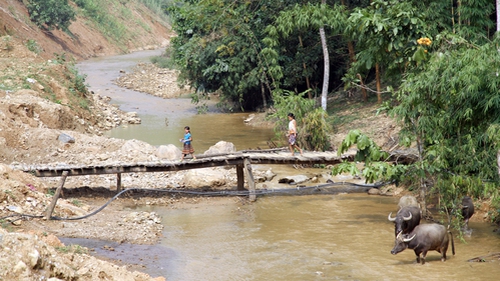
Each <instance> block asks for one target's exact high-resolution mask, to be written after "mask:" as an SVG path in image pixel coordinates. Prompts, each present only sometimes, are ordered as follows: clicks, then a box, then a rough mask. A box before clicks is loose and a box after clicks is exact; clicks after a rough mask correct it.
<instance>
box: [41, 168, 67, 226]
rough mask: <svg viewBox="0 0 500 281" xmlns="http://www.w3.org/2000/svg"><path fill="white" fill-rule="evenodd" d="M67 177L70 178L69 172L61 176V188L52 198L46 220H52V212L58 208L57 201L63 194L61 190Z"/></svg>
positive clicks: (64, 172)
mask: <svg viewBox="0 0 500 281" xmlns="http://www.w3.org/2000/svg"><path fill="white" fill-rule="evenodd" d="M67 176H68V171H63V172H62V176H61V181H60V182H59V186H58V187H57V189H56V193H55V194H54V197H53V198H52V203H50V205H49V208H48V209H47V213H45V219H46V220H50V217H51V216H52V212H53V211H54V208H55V207H56V203H57V199H59V195H60V194H61V190H62V188H63V186H64V182H65V181H66V177H67Z"/></svg>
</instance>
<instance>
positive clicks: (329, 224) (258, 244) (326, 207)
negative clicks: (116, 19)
mask: <svg viewBox="0 0 500 281" xmlns="http://www.w3.org/2000/svg"><path fill="white" fill-rule="evenodd" d="M155 52H158V51H148V52H139V53H133V54H129V55H124V56H115V57H107V58H98V59H93V60H90V61H86V62H82V63H80V64H79V65H78V67H79V69H80V71H81V72H83V73H84V74H87V82H88V83H89V84H90V88H91V89H92V90H93V91H95V92H98V93H99V94H102V95H108V96H110V97H111V98H112V99H113V102H115V103H117V104H119V105H120V107H121V108H122V109H123V110H127V111H136V112H138V114H139V116H140V117H141V118H142V119H143V124H142V125H138V126H129V127H128V128H123V130H121V131H120V132H117V131H114V132H110V135H111V136H113V137H120V138H125V139H129V138H137V139H141V140H144V141H148V142H150V143H151V144H154V145H159V144H164V143H168V141H170V139H169V137H170V135H173V136H175V137H172V139H173V140H177V142H178V139H179V138H180V137H181V136H182V127H183V126H184V125H190V126H191V127H192V129H193V135H194V136H195V142H194V144H195V147H196V146H197V147H198V148H199V149H200V150H204V149H206V148H208V147H209V146H210V145H213V144H214V142H216V141H217V140H226V141H232V142H235V144H236V147H237V148H238V149H244V148H247V147H256V146H258V145H260V146H264V143H265V142H266V140H267V137H268V134H270V132H267V133H264V134H263V135H259V133H255V132H253V131H252V130H253V129H248V130H247V128H246V127H245V126H244V125H243V124H242V122H241V121H242V119H243V118H244V117H245V116H246V115H244V114H243V115H242V114H240V115H238V114H220V113H219V114H217V113H212V114H209V115H196V111H195V110H193V108H192V105H191V107H189V106H188V104H189V103H190V101H189V99H175V100H162V99H160V98H156V97H152V96H149V95H146V94H142V93H137V92H134V91H130V90H126V89H121V88H118V87H117V86H114V85H113V84H112V83H111V82H110V81H111V80H113V79H115V78H116V77H117V75H119V70H127V71H128V70H129V69H130V68H131V67H133V65H135V64H136V63H137V62H138V61H141V60H142V61H144V60H145V59H146V58H147V57H148V56H151V55H155V54H156V53H155ZM176 103H179V104H178V105H176ZM162 104H163V105H162ZM176 107H178V108H180V110H172V108H176ZM165 117H166V118H169V120H170V122H172V123H170V125H172V127H173V128H172V129H170V128H165V126H164V125H163V126H161V125H158V124H162V122H163V123H164V121H163V119H164V118H165ZM174 120H175V121H174ZM233 122H234V123H233ZM254 135H258V136H257V137H256V138H255V139H252V138H253V137H255V136H254ZM196 136H200V138H196ZM202 139H206V140H207V141H206V142H204V141H203V140H202ZM250 139H252V140H251V141H249V140H250ZM196 141H198V142H196ZM297 173H300V171H299V172H297ZM397 200H398V199H397V198H396V197H384V196H370V195H366V194H335V195H332V194H330V195H307V196H266V197H258V200H257V201H256V202H254V203H247V202H245V201H244V200H240V199H238V198H222V199H219V200H218V201H217V202H219V203H216V204H213V203H212V204H203V203H200V204H196V205H193V206H191V207H188V208H183V209H171V208H168V207H162V206H143V207H141V208H132V207H130V211H154V212H157V213H158V214H159V215H160V216H161V217H162V223H163V225H164V226H165V228H164V232H163V238H162V239H161V242H160V243H159V244H158V245H153V246H145V245H130V244H114V243H111V242H109V241H90V240H85V239H64V240H63V242H65V243H77V244H81V245H83V246H87V247H90V248H93V249H95V254H96V255H98V256H104V257H108V258H113V259H119V260H121V261H122V262H123V263H125V264H137V265H140V267H141V271H144V272H146V273H149V274H150V275H152V276H164V277H166V278H167V280H179V281H180V280H255V281H260V280H401V279H403V280H404V279H408V280H498V278H499V276H500V261H498V260H496V261H491V260H488V261H487V262H483V263H472V262H468V261H467V260H468V259H471V258H474V257H478V256H483V255H488V254H491V253H498V252H500V236H499V235H498V234H496V233H494V232H493V230H494V226H492V225H490V224H489V223H485V222H475V221H472V222H470V223H469V226H470V228H472V229H473V231H472V234H471V236H468V237H464V240H463V241H461V240H460V239H458V238H457V237H456V235H457V233H456V232H455V233H454V236H455V248H456V255H452V252H451V247H450V248H449V249H448V260H447V261H446V262H441V261H440V254H439V253H437V252H436V251H432V252H429V253H428V255H427V262H426V264H425V265H420V264H416V263H415V255H414V253H413V251H412V250H406V251H404V252H402V253H399V254H397V255H391V254H390V250H391V249H392V247H393V245H394V225H393V223H391V222H389V221H388V220H387V215H388V214H389V212H396V211H397ZM422 223H425V222H424V221H423V222H422ZM103 245H108V246H112V247H114V248H115V251H113V252H110V251H106V250H102V246H103Z"/></svg>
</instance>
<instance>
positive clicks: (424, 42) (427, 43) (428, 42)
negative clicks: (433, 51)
mask: <svg viewBox="0 0 500 281" xmlns="http://www.w3.org/2000/svg"><path fill="white" fill-rule="evenodd" d="M417 43H418V44H419V45H424V46H430V45H431V44H432V41H431V39H429V38H427V37H423V38H420V39H418V40H417Z"/></svg>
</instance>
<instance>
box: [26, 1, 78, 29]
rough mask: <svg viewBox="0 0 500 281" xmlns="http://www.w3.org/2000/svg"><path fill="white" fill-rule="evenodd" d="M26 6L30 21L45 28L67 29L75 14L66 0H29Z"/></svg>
mask: <svg viewBox="0 0 500 281" xmlns="http://www.w3.org/2000/svg"><path fill="white" fill-rule="evenodd" d="M26 8H28V12H29V14H30V19H31V21H33V22H34V23H35V24H36V25H37V26H38V27H40V28H43V29H46V30H52V29H54V28H55V29H62V30H64V31H67V30H68V27H69V25H70V24H71V21H72V20H75V15H76V13H75V11H73V9H72V8H71V6H69V4H68V0H30V1H28V2H27V4H26Z"/></svg>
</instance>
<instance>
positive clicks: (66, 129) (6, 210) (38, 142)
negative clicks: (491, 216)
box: [0, 0, 171, 280]
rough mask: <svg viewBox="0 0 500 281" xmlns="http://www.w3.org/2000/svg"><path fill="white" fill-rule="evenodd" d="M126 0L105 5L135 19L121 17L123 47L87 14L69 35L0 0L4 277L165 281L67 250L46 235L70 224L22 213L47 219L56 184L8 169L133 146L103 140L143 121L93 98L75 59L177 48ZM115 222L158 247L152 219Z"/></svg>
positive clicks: (68, 208)
mask: <svg viewBox="0 0 500 281" xmlns="http://www.w3.org/2000/svg"><path fill="white" fill-rule="evenodd" d="M121 2H123V3H125V4H121ZM121 2H118V1H107V2H103V3H107V4H109V6H108V7H110V10H109V13H108V14H109V15H112V14H113V13H114V11H126V12H127V15H128V17H123V16H120V14H119V13H117V16H116V17H114V19H115V20H116V21H117V22H121V25H122V26H125V27H126V28H125V29H124V31H123V34H122V37H121V38H123V40H122V41H117V40H116V38H115V39H113V38H112V37H107V36H104V35H103V34H102V33H101V32H100V31H99V28H97V27H96V26H95V25H94V24H93V23H92V21H90V20H89V19H87V18H83V17H81V16H77V19H76V21H74V22H73V23H72V24H71V25H70V27H69V30H70V32H69V33H64V32H62V31H60V30H53V31H50V32H48V31H43V30H40V29H39V28H38V27H36V25H34V24H33V23H31V21H30V20H29V15H28V11H27V10H26V8H25V6H24V4H23V2H22V1H19V0H0V199H1V200H0V224H1V226H2V227H1V228H0V249H1V250H0V261H1V263H2V265H3V266H2V267H1V268H0V279H2V280H42V279H44V280H45V279H50V280H101V279H106V280H164V279H163V278H161V277H158V278H152V277H151V276H148V275H147V274H144V273H140V272H132V271H129V270H128V269H127V267H126V266H117V265H115V264H113V263H110V262H106V261H102V260H99V259H96V258H95V257H92V256H91V255H89V253H88V251H86V250H85V249H81V248H74V247H67V246H65V245H63V244H62V243H61V242H60V241H59V240H58V239H57V237H56V236H54V235H53V234H51V233H52V232H50V231H48V230H47V227H50V226H51V225H52V226H55V227H59V228H63V227H64V225H63V224H61V222H52V221H47V222H40V223H39V222H38V220H31V219H29V218H28V217H25V216H20V214H31V215H34V216H39V215H40V214H43V212H44V210H45V209H46V208H47V206H48V205H49V204H50V202H51V196H48V195H49V194H50V192H49V188H50V187H52V185H50V187H49V186H48V185H47V183H46V182H44V181H42V180H41V179H39V178H36V177H34V176H32V175H30V174H26V173H22V172H19V171H13V170H12V169H11V168H10V167H9V165H10V164H12V163H30V162H32V163H33V162H37V161H45V160H44V159H51V161H72V160H71V159H74V157H75V155H80V154H81V155H87V156H89V155H91V154H92V153H89V152H90V151H92V152H95V153H96V154H99V153H103V155H107V153H110V152H113V151H120V149H121V148H122V147H123V146H124V143H125V142H121V141H116V140H115V141H111V140H107V139H105V138H103V137H100V135H102V132H103V131H104V130H109V129H110V128H112V127H114V126H117V125H119V124H120V123H122V122H135V121H134V120H135V118H134V116H130V115H127V114H126V113H125V112H121V111H120V110H118V109H117V108H116V107H114V106H110V105H109V104H108V102H109V99H107V98H106V97H103V96H99V95H97V94H93V93H89V92H87V91H86V90H85V88H84V86H83V85H84V84H83V83H84V79H83V78H84V77H82V76H80V74H78V72H77V71H75V68H74V63H73V62H74V61H75V60H76V61H78V60H83V59H87V58H90V57H95V56H103V55H115V54H122V53H127V52H131V51H134V50H143V49H156V48H161V47H164V46H166V45H167V44H168V43H169V39H170V36H171V32H170V29H169V26H168V23H166V22H165V21H163V20H162V19H161V18H159V17H157V16H155V15H154V13H153V12H151V11H149V10H148V9H147V8H146V7H144V6H143V5H141V4H139V2H138V1H121ZM112 5H115V6H112ZM73 7H75V8H76V6H74V5H73ZM112 8H113V9H112ZM62 133H66V134H71V135H72V136H73V137H75V138H76V139H77V140H78V144H77V145H74V146H72V145H71V144H69V143H66V144H64V143H61V142H60V141H58V136H60V135H61V134H62ZM89 146H90V147H89ZM72 149H76V150H78V152H75V151H72ZM89 149H90V150H89ZM101 150H102V151H101ZM76 157H78V156H76ZM90 157H92V156H90ZM103 157H104V156H103ZM106 157H109V156H106ZM117 158H119V156H117ZM92 208H94V207H92V206H89V205H87V204H85V203H83V202H77V201H74V200H73V201H68V200H66V199H60V200H59V201H58V204H57V206H56V209H55V210H54V215H57V216H62V217H67V216H75V215H81V214H85V213H88V211H89V210H91V209H92ZM107 215H108V216H109V213H108V214H107ZM138 215H139V216H140V214H138ZM113 217H114V218H115V219H116V223H118V224H119V225H121V226H123V227H122V228H121V230H120V231H124V233H122V234H121V235H120V236H121V237H125V236H126V237H128V239H132V240H130V241H132V242H135V240H134V239H139V240H142V241H145V239H147V240H149V241H154V239H156V237H157V235H158V234H159V233H160V231H161V229H160V228H155V229H151V228H150V227H144V225H143V224H142V223H144V222H147V221H148V220H150V219H153V218H154V217H152V216H151V215H150V214H147V216H146V218H143V219H140V220H141V221H142V222H138V221H137V219H135V220H134V221H129V222H126V221H122V220H123V218H122V217H121V216H120V214H116V216H113ZM147 217H149V218H147ZM97 220H98V219H97ZM153 226H154V227H157V226H160V225H158V224H153ZM89 229H90V228H89ZM131 229H136V230H135V231H131ZM97 231H99V230H97ZM101 232H103V231H101ZM55 264H57V266H54V265H55ZM55 277H56V279H52V278H55Z"/></svg>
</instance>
